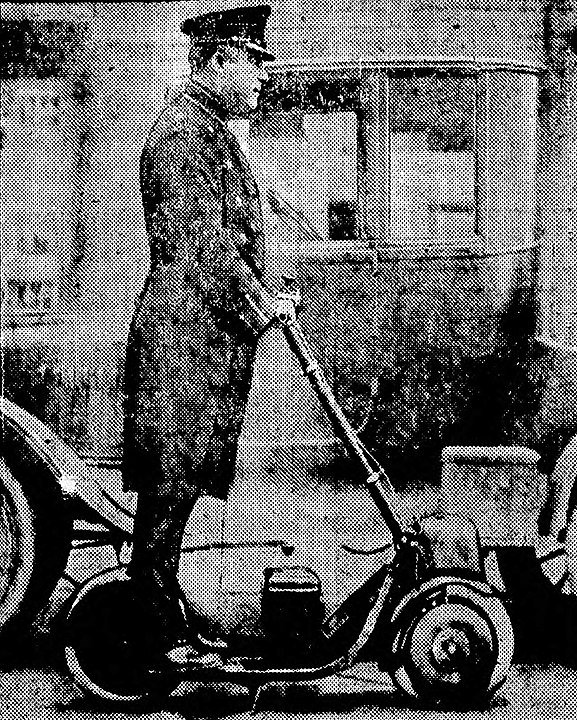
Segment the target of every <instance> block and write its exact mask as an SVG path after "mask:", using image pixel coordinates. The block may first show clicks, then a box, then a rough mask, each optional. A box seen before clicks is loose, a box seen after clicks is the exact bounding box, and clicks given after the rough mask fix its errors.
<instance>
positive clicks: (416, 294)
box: [2, 0, 577, 468]
mask: <svg viewBox="0 0 577 720" xmlns="http://www.w3.org/2000/svg"><path fill="white" fill-rule="evenodd" d="M211 3H212V0H210V2H207V3H203V9H206V10H209V9H211V8H212V4H214V5H215V7H223V6H224V5H225V3H218V4H217V3H212V4H211ZM229 4H230V5H235V4H236V2H230V3H229ZM247 4H250V3H247ZM272 4H273V15H272V18H271V25H270V31H271V32H270V36H269V37H270V46H271V48H272V49H274V50H275V51H276V52H277V54H278V56H279V58H281V59H282V58H285V59H288V58H293V57H308V58H321V57H325V56H328V55H330V56H331V57H335V58H349V59H350V58H351V57H353V58H370V57H378V56H404V55H423V56H427V55H431V56H455V55H459V56H467V57H479V56H498V57H505V58H508V59H511V60H518V61H523V62H540V61H544V62H546V63H547V73H546V76H545V79H544V87H545V88H546V89H547V88H549V90H548V92H549V94H548V95H547V94H546V95H545V96H542V101H541V113H542V118H543V123H542V132H541V148H542V151H541V154H540V157H539V162H540V166H539V173H540V175H539V178H540V181H539V195H540V206H541V227H542V232H543V237H544V238H545V240H546V242H545V245H544V250H543V251H542V253H541V258H540V267H541V274H540V276H539V278H540V279H539V287H538V289H539V294H536V289H537V284H536V283H535V267H536V266H535V258H534V257H533V254H532V252H531V251H526V252H524V253H520V254H517V255H514V256H511V257H508V256H506V257H504V258H503V257H496V258H486V259H483V258H475V257H471V258H468V259H467V258H463V257H461V258H456V259H455V258H450V257H445V256H443V253H441V257H439V258H433V259H425V260H414V259H408V258H404V256H403V253H402V252H401V253H400V255H399V256H398V257H397V256H393V257H391V255H390V253H387V252H383V253H382V254H381V256H379V257H378V258H377V260H378V271H379V272H378V274H377V275H375V274H374V270H375V265H374V261H375V258H374V257H373V256H371V255H370V254H369V253H364V254H363V253H360V254H359V255H358V256H350V255H346V254H339V253H336V254H334V253H333V254H329V256H326V257H324V259H319V258H318V257H311V256H308V255H306V254H305V255H301V256H300V257H299V256H296V257H295V256H294V255H293V256H291V257H289V258H287V257H284V256H282V255H279V254H278V253H276V254H275V253H274V252H272V250H271V252H270V253H269V260H270V265H271V267H272V268H273V269H274V270H276V271H278V270H281V269H282V268H283V267H289V266H290V267H293V268H295V269H296V270H297V272H298V274H299V277H300V279H301V282H302V285H303V290H304V292H305V296H306V297H307V302H308V305H309V307H308V310H307V312H306V314H305V315H304V316H303V323H304V324H305V326H306V328H307V330H308V331H309V332H310V334H311V337H312V339H313V342H314V344H315V347H316V348H317V351H318V353H319V356H320V360H321V362H322V364H323V366H324V367H326V368H327V370H328V373H329V375H330V378H331V379H332V380H333V382H334V383H335V387H336V390H337V394H338V397H339V398H340V399H341V401H342V402H343V404H344V406H345V408H346V409H347V411H348V412H349V413H350V415H351V417H353V418H354V419H355V420H356V421H362V420H363V419H364V420H366V423H365V433H366V437H367V438H368V440H369V441H371V442H374V443H375V444H376V445H378V447H379V449H380V450H381V452H382V455H383V457H384V458H385V459H386V460H388V461H389V462H390V463H392V464H395V465H396V466H397V467H398V468H403V467H406V466H407V462H408V461H411V460H414V459H415V458H417V459H419V462H422V463H423V466H424V465H426V463H427V461H428V459H430V458H436V457H438V451H439V450H440V447H441V446H442V445H443V444H446V443H448V442H463V443H475V442H496V443H497V442H498V443H501V442H505V443H510V442H523V443H528V444H531V445H534V446H536V447H539V448H540V449H542V450H544V451H545V454H549V455H552V454H554V448H557V447H558V445H559V444H560V443H561V442H562V440H563V438H565V437H566V436H567V435H568V434H569V433H570V432H572V431H573V430H574V428H575V426H576V425H577V419H574V416H573V414H572V410H571V407H572V406H573V407H577V403H574V395H572V392H573V391H572V390H571V387H572V385H571V383H568V380H567V378H568V377H570V376H571V373H572V369H571V368H572V365H571V362H572V360H571V358H572V357H573V356H571V355H567V354H563V353H560V352H559V351H558V350H557V349H552V350H547V351H543V350H542V346H540V345H538V344H536V343H535V342H533V340H532V338H533V336H534V334H535V333H536V332H537V327H536V323H537V320H538V317H537V315H538V313H537V308H538V305H539V302H540V300H542V299H543V298H545V297H547V298H548V300H547V302H548V303H549V305H547V313H548V314H546V313H545V312H544V311H542V312H541V315H540V317H541V320H540V322H541V331H542V332H545V334H547V335H548V336H550V335H551V327H553V328H554V333H556V336H557V337H558V338H561V340H562V342H565V343H566V338H565V336H563V337H561V333H562V332H565V330H564V327H565V325H564V324H563V323H565V320H564V319H563V317H564V315H563V314H564V313H565V314H567V313H568V314H569V315H570V314H571V313H572V312H574V311H573V309H572V308H573V302H574V301H573V300H572V298H573V297H574V296H576V295H577V293H575V291H574V286H573V285H572V272H571V271H569V272H568V271H567V269H568V268H569V270H570V268H571V267H572V266H571V265H570V263H571V250H570V248H571V238H572V232H573V230H572V222H573V209H572V208H573V202H574V197H575V192H574V191H575V188H574V179H572V178H571V177H568V175H569V174H568V173H567V170H566V168H567V164H566V163H567V159H568V158H571V157H573V154H572V153H574V147H575V135H574V133H575V130H574V127H575V122H574V120H575V107H574V100H575V98H574V95H575V93H574V86H575V81H574V77H575V73H574V69H575V68H574V59H573V56H571V55H570V54H569V53H568V51H567V50H566V49H565V48H566V32H567V29H568V28H570V27H571V26H572V24H573V25H574V24H575V22H574V12H573V11H572V10H571V8H570V7H569V6H567V7H560V8H558V7H557V6H554V5H551V6H549V5H548V6H547V8H546V9H545V10H544V9H543V8H542V7H541V5H540V3H537V2H533V1H532V0H530V1H521V0H505V2H502V1H500V2H498V3H497V2H495V3H491V2H483V3H482V4H479V3H477V2H472V1H471V0H456V1H455V2H446V3H442V4H441V5H439V4H436V5H434V6H431V5H423V4H422V3H411V2H394V3H391V2H389V1H387V2H384V0H372V1H371V0H357V1H356V2H354V1H353V0H334V1H330V2H329V1H328V0H326V1H323V2H313V1H312V0H306V1H302V0H301V1H300V2H299V1H298V0H297V1H295V0H278V1H277V2H273V3H272ZM196 8H197V5H196V4H195V3H186V2H171V3H130V4H126V5H124V4H121V3H117V4H106V3H103V4H101V3H95V4H94V5H92V6H89V8H88V9H87V6H86V5H85V4H78V5H74V4H70V5H63V4H58V6H56V9H55V7H50V6H46V7H45V6H42V5H30V6H28V7H27V6H22V5H16V4H10V3H2V10H3V18H5V17H9V18H10V17H14V18H19V17H20V18H21V17H23V16H25V17H37V16H38V14H42V13H44V14H45V16H46V17H49V18H51V17H52V15H51V13H54V12H56V13H57V14H59V17H61V16H62V14H63V15H64V16H65V17H66V18H67V19H69V20H71V21H72V22H75V23H77V25H78V27H79V34H80V35H81V37H82V47H81V52H79V53H76V54H75V55H74V60H73V62H72V63H70V64H68V65H66V64H65V65H64V69H63V71H62V73H61V74H60V78H59V79H58V82H60V83H66V82H68V83H72V84H73V86H74V92H72V91H63V92H64V94H65V95H66V96H67V97H73V98H74V101H75V102H76V103H77V105H78V108H79V112H77V113H76V114H75V119H71V120H70V121H69V124H68V125H67V127H69V132H70V135H71V138H72V140H71V142H73V144H74V148H75V149H74V158H75V162H74V163H73V169H74V180H73V181H71V184H70V187H74V188H77V193H76V195H75V197H74V201H73V202H67V203H65V206H66V208H67V209H68V211H69V212H70V213H72V215H73V220H72V221H71V223H70V224H69V225H68V226H66V227H68V228H69V230H67V231H65V232H64V233H63V234H60V235H59V237H60V241H59V242H61V243H62V245H63V247H64V248H65V253H64V258H65V260H64V262H63V263H62V276H61V278H60V286H61V288H62V292H61V297H60V304H59V310H60V311H61V312H62V313H63V314H64V315H65V316H66V319H65V320H64V323H63V324H62V323H61V324H56V325H50V324H48V325H47V324H45V323H44V324H42V325H38V326H37V327H34V328H32V327H27V328H23V327H18V326H14V327H7V328H6V329H5V331H4V334H3V351H4V355H3V356H4V372H3V382H4V387H3V391H4V392H5V393H6V394H7V395H8V396H10V397H12V398H13V399H14V400H16V401H17V402H20V403H21V404H22V405H23V406H25V407H27V408H29V409H31V410H32V411H33V412H35V413H36V414H38V415H39V416H40V417H42V418H43V419H45V420H47V422H49V424H51V425H52V426H53V427H55V428H56V429H57V430H58V431H59V432H61V433H62V435H63V436H64V437H65V438H66V439H68V440H70V441H71V442H72V443H73V444H74V445H75V446H76V447H77V448H79V449H80V450H81V451H82V452H85V453H95V454H116V455H117V454H118V452H119V450H120V447H121V433H120V427H121V397H120V380H121V376H122V362H123V352H124V342H125V337H126V329H127V323H128V320H129V317H130V314H131V311H132V307H133V303H134V298H135V295H136V293H137V292H138V290H139V289H140V287H141V284H142V281H143V278H144V276H145V273H146V266H147V243H146V237H145V233H144V227H143V222H142V212H141V207H140V197H139V191H138V178H137V172H138V156H139V153H140V149H141V147H142V143H143V140H144V138H145V136H146V133H147V130H148V128H149V126H150V124H151V122H152V120H153V119H154V117H155V115H156V114H157V113H158V112H159V109H160V108H161V106H162V102H163V97H164V93H165V90H166V88H167V86H169V85H170V84H171V83H173V82H174V81H175V79H176V78H178V76H179V75H180V74H181V73H182V72H183V71H184V69H185V59H186V43H185V39H184V38H183V37H182V35H181V34H180V33H179V31H178V25H179V23H180V21H181V20H182V19H183V18H184V17H186V16H187V15H189V14H191V13H192V12H194V11H195V10H196ZM11 82H12V81H11ZM14 82H15V84H16V85H18V87H23V86H24V85H25V84H26V83H30V82H33V83H40V85H42V86H43V87H45V86H46V85H47V83H46V82H45V81H44V80H43V79H40V80H39V79H37V78H32V79H30V78H29V77H26V78H25V79H17V80H15V81H14ZM51 82H52V83H54V82H55V81H51ZM3 84H4V81H3ZM8 140H9V138H8ZM6 147H9V146H8V144H6ZM31 148H32V146H29V148H28V152H30V151H31ZM32 149H33V148H32ZM50 162H52V161H50ZM54 162H56V161H54ZM47 167H50V163H47V164H44V165H43V167H42V168H40V169H39V171H38V172H39V173H40V172H42V171H44V172H45V171H46V168H47ZM62 167H63V168H66V167H67V166H66V165H65V164H64V165H62ZM63 172H64V170H63ZM70 172H72V171H70ZM14 174H15V176H16V177H17V173H14ZM19 192H20V191H19ZM14 193H15V191H14ZM14 193H13V196H14ZM59 227H60V225H59ZM63 227H64V225H63ZM66 232H67V233H68V234H66ZM561 258H562V260H561ZM543 268H547V270H546V271H545V274H544V271H543ZM551 278H555V281H554V283H551ZM551 285H554V290H551ZM551 298H552V299H551ZM551 303H553V305H554V307H555V310H554V313H557V314H554V315H551V312H550V307H549V306H550V304H551ZM541 304H543V303H541ZM553 316H554V317H555V318H556V319H555V320H553V321H552V320H551V318H552V317H553ZM562 316H563V317H562ZM551 323H553V326H552V325H551ZM275 343H276V344H275ZM260 352H261V355H260V360H259V363H260V364H261V366H264V365H265V364H266V363H269V364H270V363H273V364H275V363H276V364H277V365H278V364H280V365H281V366H282V368H284V369H285V370H286V372H287V377H288V378H289V379H288V380H287V381H286V382H284V383H279V388H278V391H277V393H276V395H275V396H274V397H272V399H271V396H270V395H269V396H267V397H268V399H267V403H269V406H268V407H267V408H262V407H261V410H262V411H265V412H268V413H269V415H270V425H271V427H274V428H275V432H274V433H272V435H271V439H272V441H274V442H277V443H283V442H290V441H294V442H300V441H302V440H303V437H302V432H300V430H299V428H302V425H303V421H302V417H299V413H298V408H299V407H300V406H301V404H302V398H303V397H305V396H307V397H308V395H307V391H306V388H304V385H303V381H302V379H300V378H299V377H298V375H297V374H296V372H294V369H290V368H291V366H290V363H288V360H287V358H286V353H283V351H282V348H280V346H279V345H278V342H277V341H276V340H267V341H266V342H265V343H263V347H262V348H261V351H260ZM287 363H288V364H287ZM551 367H555V368H560V369H559V370H558V372H557V375H556V374H555V373H553V374H552V375H551V374H549V373H550V369H551ZM287 368H288V370H287ZM262 373H265V371H264V369H262V368H261V374H262ZM563 373H564V374H563ZM265 374H266V373H265ZM559 377H563V378H565V379H564V380H558V379H556V378H559ZM575 377H577V375H575ZM375 378H376V379H377V382H376V383H373V391H371V383H372V381H373V380H374V379H375ZM494 378H498V379H499V380H498V383H496V384H495V383H494V382H493V380H494ZM556 383H558V384H557V385H556ZM559 383H560V387H561V390H559ZM257 390H258V388H257ZM544 390H546V393H545V395H543V391H544ZM257 395H258V394H257ZM543 398H545V403H544V404H543ZM252 402H253V405H254V406H255V407H257V408H258V407H259V397H258V396H257V397H255V398H253V400H252ZM572 404H573V405H572ZM271 407H272V410H271ZM307 407H308V408H309V410H310V413H311V417H312V420H311V424H310V425H308V424H307V423H305V426H306V427H307V432H308V434H309V436H311V435H312V436H315V437H316V436H320V435H323V434H326V429H325V428H324V426H323V424H322V422H321V420H320V417H319V415H320V414H319V411H318V408H315V406H314V403H308V404H307ZM368 407H370V408H371V412H370V413H369V415H368V417H367V408H368ZM279 417H288V418H291V420H290V421H289V422H286V421H280V420H279Z"/></svg>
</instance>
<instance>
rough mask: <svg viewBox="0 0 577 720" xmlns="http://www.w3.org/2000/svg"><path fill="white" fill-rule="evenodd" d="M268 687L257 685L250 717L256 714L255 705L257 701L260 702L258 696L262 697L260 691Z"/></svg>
mask: <svg viewBox="0 0 577 720" xmlns="http://www.w3.org/2000/svg"><path fill="white" fill-rule="evenodd" d="M267 686H268V684H267V683H265V684H264V685H257V687H256V690H255V691H254V696H253V698H252V707H251V709H250V714H251V715H256V713H257V705H258V701H259V700H260V696H261V695H262V691H263V690H264V689H265V688H266V687H267Z"/></svg>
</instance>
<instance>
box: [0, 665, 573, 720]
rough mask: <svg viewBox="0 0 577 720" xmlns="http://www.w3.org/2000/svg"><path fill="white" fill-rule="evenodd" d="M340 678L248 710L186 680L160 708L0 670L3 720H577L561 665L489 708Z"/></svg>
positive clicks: (519, 683)
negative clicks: (101, 698)
mask: <svg viewBox="0 0 577 720" xmlns="http://www.w3.org/2000/svg"><path fill="white" fill-rule="evenodd" d="M351 675H353V676H354V677H346V678H343V677H337V678H328V679H326V680H323V681H320V682H316V683H314V684H310V685H306V686H305V685H301V686H291V687H289V686H280V687H279V686H277V687H271V688H269V689H267V690H265V691H264V692H263V693H262V695H261V697H260V699H259V703H258V706H257V709H256V710H257V714H256V716H252V715H251V699H250V697H249V695H248V693H247V691H246V690H244V689H243V688H240V687H236V686H214V687H200V686H192V685H186V684H184V683H183V684H182V685H181V686H180V687H179V688H178V689H177V690H176V691H175V693H173V695H172V696H171V697H170V698H168V699H167V700H166V701H165V702H163V703H162V707H161V706H157V707H150V708H146V709H129V710H123V709H119V708H114V707H102V706H101V707H98V706H97V705H96V704H95V703H94V702H93V701H91V700H89V699H87V698H85V697H83V695H82V693H80V692H79V691H78V690H77V689H76V688H75V687H74V685H73V684H72V683H71V682H70V680H68V678H67V677H66V676H65V675H64V674H63V673H60V672H59V671H57V670H55V669H53V668H51V669H39V668H32V669H31V668H28V669H27V668H18V669H13V670H10V671H5V672H3V673H2V674H1V675H0V718H2V720H56V719H57V718H61V719H62V720H145V719H146V720H189V719H192V718H207V717H225V718H247V719H249V718H251V717H256V718H257V720H258V718H259V717H261V718H266V720H275V719H276V718H281V717H286V716H288V715H298V716H301V717H303V718H311V720H325V718H329V717H330V718H342V720H364V719H365V718H366V720H373V718H374V719H376V718H378V719H379V720H386V719H388V718H392V719H394V720H425V719H426V720H438V719H439V720H440V719H442V720H449V719H451V720H454V719H455V720H456V719H457V718H458V719H459V720H477V718H482V719H483V720H485V719H486V720H533V719H535V720H537V718H547V719H548V720H554V719H555V718H564V719H565V718H567V719H568V720H569V719H572V718H575V716H576V714H577V705H576V702H577V700H576V698H577V670H567V669H566V668H563V667H561V666H558V665H548V666H526V665H525V666H516V667H515V668H514V669H513V671H512V672H511V674H510V676H509V679H508V681H507V684H506V686H505V687H504V688H503V689H502V690H501V691H500V692H499V694H498V695H497V697H496V698H495V699H494V701H493V702H492V704H491V706H490V707H489V708H487V709H485V710H479V711H475V712H464V713H461V712H458V713H457V712H454V713H450V712H439V711H436V710H434V709H430V708H429V709H427V708H416V707H412V708H411V707H407V703H406V700H405V699H404V698H402V697H400V696H399V695H398V694H397V693H396V692H395V691H394V690H393V689H392V687H391V686H390V685H389V684H388V682H387V680H386V678H383V677H379V676H377V678H376V680H377V683H375V682H373V680H374V679H375V675H374V672H373V671H372V668H370V667H369V666H361V667H359V668H357V669H355V670H354V671H352V672H351Z"/></svg>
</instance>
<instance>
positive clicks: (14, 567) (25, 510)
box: [0, 460, 36, 628]
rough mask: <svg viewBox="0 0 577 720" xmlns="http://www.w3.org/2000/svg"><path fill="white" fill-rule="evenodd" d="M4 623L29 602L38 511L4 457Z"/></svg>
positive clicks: (0, 608) (0, 538) (0, 489)
mask: <svg viewBox="0 0 577 720" xmlns="http://www.w3.org/2000/svg"><path fill="white" fill-rule="evenodd" d="M0 471H1V482H0V627H1V628H6V627H8V626H9V625H10V623H11V622H13V620H14V619H15V618H17V617H18V614H19V612H20V610H21V609H22V607H23V606H24V604H25V600H26V598H27V595H28V589H29V587H30V582H31V580H32V575H33V573H34V558H35V554H36V553H35V550H36V532H35V523H34V512H33V511H32V507H31V506H30V502H29V500H28V498H27V497H26V495H25V493H24V492H23V490H22V486H21V485H20V483H19V482H18V481H17V480H16V478H15V477H14V476H13V475H12V473H11V472H10V470H9V469H8V467H7V466H6V465H5V463H4V461H2V460H0Z"/></svg>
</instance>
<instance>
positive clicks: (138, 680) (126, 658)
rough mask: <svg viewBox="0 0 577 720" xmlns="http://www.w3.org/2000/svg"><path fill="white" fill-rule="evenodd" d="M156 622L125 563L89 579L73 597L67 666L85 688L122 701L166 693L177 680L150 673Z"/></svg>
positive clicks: (106, 698) (104, 698)
mask: <svg viewBox="0 0 577 720" xmlns="http://www.w3.org/2000/svg"><path fill="white" fill-rule="evenodd" d="M153 624H154V621H153V620H152V619H151V618H150V617H147V616H146V611H144V610H143V609H142V606H141V605H140V602H139V598H138V597H137V596H136V594H135V592H134V589H133V586H132V583H131V582H130V580H129V578H128V577H127V576H126V573H125V571H124V569H123V568H115V569H113V570H106V571H104V572H103V573H100V574H98V575H96V576H94V577H93V578H91V579H90V580H89V581H88V582H87V583H86V584H85V585H84V586H83V587H82V588H81V589H80V591H79V592H78V594H77V595H76V597H75V598H74V601H73V603H72V606H71V608H70V611H69V613H68V616H67V618H66V628H65V648H64V655H65V660H66V665H67V667H68V670H69V672H70V673H71V675H72V677H73V678H74V679H75V680H76V682H77V684H78V685H79V686H80V687H81V688H82V690H84V692H86V693H87V694H89V695H92V696H93V697H96V698H98V699H99V700H102V701H105V702H113V703H120V704H124V705H134V704H142V703H144V702H148V701H150V700H151V699H154V698H158V697H159V696H163V697H166V696H168V695H169V694H170V692H171V691H172V690H173V689H174V688H175V687H176V685H177V684H178V680H177V679H176V678H174V676H158V677H157V678H151V677H150V676H149V675H148V673H147V672H146V664H147V659H148V658H150V657H151V652H152V648H153V647H154V630H153Z"/></svg>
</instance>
